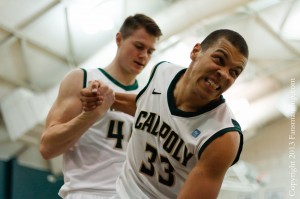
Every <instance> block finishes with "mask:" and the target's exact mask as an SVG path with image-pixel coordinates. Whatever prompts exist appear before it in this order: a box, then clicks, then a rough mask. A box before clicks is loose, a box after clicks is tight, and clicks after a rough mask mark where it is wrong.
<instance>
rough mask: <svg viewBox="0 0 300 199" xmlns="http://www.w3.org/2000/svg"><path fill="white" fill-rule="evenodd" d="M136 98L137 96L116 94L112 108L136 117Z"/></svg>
mask: <svg viewBox="0 0 300 199" xmlns="http://www.w3.org/2000/svg"><path fill="white" fill-rule="evenodd" d="M136 96H137V95H136V94H129V93H118V92H116V93H115V101H114V103H113V105H112V108H113V109H115V110H118V111H122V112H124V113H127V114H129V115H132V116H134V114H135V111H136Z"/></svg>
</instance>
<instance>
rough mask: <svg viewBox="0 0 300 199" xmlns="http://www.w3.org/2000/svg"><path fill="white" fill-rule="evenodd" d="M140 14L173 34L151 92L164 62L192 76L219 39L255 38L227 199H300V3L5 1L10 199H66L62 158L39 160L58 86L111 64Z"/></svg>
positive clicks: (0, 14) (0, 39)
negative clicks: (61, 192)
mask: <svg viewBox="0 0 300 199" xmlns="http://www.w3.org/2000/svg"><path fill="white" fill-rule="evenodd" d="M135 13H145V14H147V15H149V16H151V17H153V18H154V19H155V20H156V22H157V23H158V24H159V26H160V27H161V29H162V31H163V34H164V36H163V37H162V38H161V39H160V42H159V46H158V48H157V51H156V52H155V53H154V55H153V58H152V61H151V62H150V63H149V64H148V66H147V68H146V69H145V70H144V71H143V73H142V75H140V76H139V78H138V79H139V81H140V84H142V85H145V83H146V81H147V79H148V77H149V73H150V71H151V69H152V66H153V65H154V64H155V63H157V62H159V61H162V60H165V61H171V62H173V63H178V64H182V65H183V66H188V63H189V62H190V60H189V59H187V58H188V57H189V53H190V51H191V49H192V47H193V46H194V44H196V43H197V42H201V41H202V39H203V38H204V37H205V36H206V35H207V34H208V33H209V32H211V31H212V30H215V29H220V28H229V29H233V30H236V31H237V32H239V33H241V34H242V35H243V36H244V37H245V39H246V40H247V42H248V45H249V48H250V59H249V62H248V65H247V68H246V70H245V71H244V72H243V74H242V75H241V76H240V77H239V79H238V80H237V83H236V85H234V86H233V88H231V90H230V91H228V92H226V93H225V98H226V99H227V101H228V102H229V103H230V104H231V105H232V109H233V111H234V113H235V114H236V117H237V119H238V120H239V121H240V123H241V125H242V128H243V130H244V137H245V143H244V150H243V153H242V156H241V161H240V162H239V163H238V164H237V165H235V166H233V167H232V168H231V169H230V170H229V171H228V173H227V175H226V178H225V181H224V183H223V186H222V190H221V193H220V195H219V198H220V199H289V198H295V199H296V198H300V185H299V183H300V180H299V176H300V174H299V172H300V171H298V170H297V169H299V170H300V167H299V165H300V162H299V160H297V158H299V156H300V142H299V141H297V140H300V137H297V136H296V131H298V132H299V130H298V129H299V127H298V126H297V124H300V119H299V111H298V108H299V102H300V100H299V99H300V66H299V65H300V26H299V22H300V0H230V1H223V0H9V1H8V0H0V199H56V198H59V197H58V195H57V192H58V189H59V188H60V186H61V184H62V182H63V178H62V176H61V162H60V161H61V157H58V158H55V159H53V160H50V161H45V160H43V159H42V157H41V155H40V154H39V151H38V145H39V138H40V135H41V132H42V131H43V128H44V121H45V118H46V115H47V112H48V111H49V109H50V106H51V105H52V103H53V101H54V99H55V97H56V95H57V90H58V85H59V83H60V81H61V80H62V78H63V77H64V76H65V75H66V73H67V72H69V71H70V70H71V69H73V68H76V67H83V68H90V67H98V68H101V67H104V66H105V65H106V64H108V63H109V61H111V60H112V58H113V56H114V55H115V51H116V46H115V42H114V38H115V34H116V32H117V31H118V28H119V27H120V25H121V23H122V22H123V20H124V19H125V17H127V16H128V15H131V14H135ZM299 135H300V134H299V133H298V136H299Z"/></svg>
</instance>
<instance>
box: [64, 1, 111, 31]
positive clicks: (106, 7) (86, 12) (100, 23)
mask: <svg viewBox="0 0 300 199" xmlns="http://www.w3.org/2000/svg"><path fill="white" fill-rule="evenodd" d="M95 2H96V1H93V3H91V2H89V3H88V2H86V3H84V2H80V3H77V4H74V5H71V6H69V10H70V12H69V13H70V15H69V19H70V20H72V23H73V24H77V25H78V26H79V27H80V29H81V30H82V31H83V32H84V33H87V34H96V33H98V32H100V31H107V30H111V29H113V27H114V14H115V12H114V10H115V8H116V5H115V4H116V1H101V3H99V1H98V4H96V3H95Z"/></svg>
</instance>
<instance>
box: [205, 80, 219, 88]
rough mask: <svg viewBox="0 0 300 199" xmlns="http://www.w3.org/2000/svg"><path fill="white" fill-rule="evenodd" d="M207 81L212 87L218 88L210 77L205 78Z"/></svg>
mask: <svg viewBox="0 0 300 199" xmlns="http://www.w3.org/2000/svg"><path fill="white" fill-rule="evenodd" d="M207 82H208V83H209V84H210V85H211V86H212V87H213V88H214V89H217V88H218V85H217V84H215V82H213V81H211V80H210V79H209V80H207Z"/></svg>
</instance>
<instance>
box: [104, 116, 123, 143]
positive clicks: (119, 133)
mask: <svg viewBox="0 0 300 199" xmlns="http://www.w3.org/2000/svg"><path fill="white" fill-rule="evenodd" d="M123 124H124V122H122V121H115V120H111V121H110V124H109V129H108V134H107V137H108V138H114V139H116V140H117V142H116V145H115V147H116V148H119V149H122V140H123V138H124V136H123Z"/></svg>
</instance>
